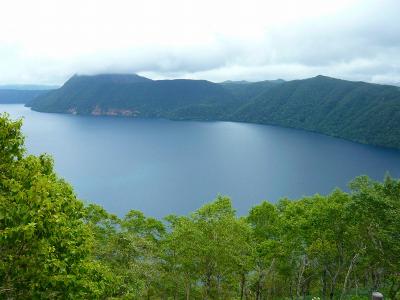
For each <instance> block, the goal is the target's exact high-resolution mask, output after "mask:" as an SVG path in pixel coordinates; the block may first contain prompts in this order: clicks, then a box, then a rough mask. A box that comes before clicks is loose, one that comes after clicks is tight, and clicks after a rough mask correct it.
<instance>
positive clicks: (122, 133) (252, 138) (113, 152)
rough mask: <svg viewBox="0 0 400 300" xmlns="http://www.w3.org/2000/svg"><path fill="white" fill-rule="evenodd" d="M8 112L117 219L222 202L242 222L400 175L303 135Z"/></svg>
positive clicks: (378, 157) (386, 158) (361, 148)
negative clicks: (283, 203)
mask: <svg viewBox="0 0 400 300" xmlns="http://www.w3.org/2000/svg"><path fill="white" fill-rule="evenodd" d="M2 111H7V112H9V113H10V114H11V115H12V116H13V117H21V116H24V118H25V122H24V127H23V130H24V133H25V134H26V136H27V139H26V142H27V147H28V150H29V152H31V153H34V154H38V153H43V152H47V153H50V154H52V155H53V156H54V158H55V163H56V169H57V171H58V173H59V174H60V175H61V176H62V177H64V178H65V179H67V180H68V181H69V182H70V183H72V185H73V186H74V187H75V190H76V192H77V194H78V196H79V197H80V198H82V199H84V200H85V201H88V202H96V203H98V204H101V205H103V206H104V207H105V208H106V209H107V210H109V211H111V212H114V213H117V214H119V215H123V214H124V213H125V212H127V211H128V210H129V209H139V210H142V211H143V212H145V213H146V214H147V215H152V216H156V217H162V216H165V215H167V214H170V213H176V214H186V213H188V212H190V211H193V210H194V209H196V208H198V207H200V206H201V205H202V204H204V203H206V202H208V201H210V200H212V199H214V198H215V197H216V196H217V195H218V194H222V195H229V196H230V197H231V198H232V200H233V203H234V205H235V207H236V208H237V210H238V212H239V213H241V214H244V213H246V212H247V211H248V209H249V208H250V207H251V206H253V205H254V204H257V203H259V202H260V201H262V200H271V201H276V200H277V199H279V198H281V197H284V196H287V197H290V198H295V197H300V196H302V195H311V194H314V193H317V192H318V193H322V194H325V193H328V192H329V191H331V190H332V189H333V188H334V187H341V188H346V185H347V183H348V181H349V180H351V179H352V178H353V177H355V176H357V175H360V174H367V175H369V176H371V177H373V178H375V179H382V178H383V176H384V174H385V172H386V171H389V172H390V173H391V174H392V175H393V176H395V177H399V176H400V151H396V150H389V149H384V148H379V147H372V146H366V145H360V144H356V143H351V142H347V141H344V140H341V139H335V138H331V137H327V136H323V135H319V134H314V133H308V132H305V131H300V130H293V129H285V128H279V127H272V126H262V125H252V124H243V123H230V122H173V121H167V120H143V119H124V118H110V117H83V116H71V115H62V114H46V113H38V112H34V111H31V110H29V109H28V108H25V107H23V106H22V105H11V104H10V105H0V112H2Z"/></svg>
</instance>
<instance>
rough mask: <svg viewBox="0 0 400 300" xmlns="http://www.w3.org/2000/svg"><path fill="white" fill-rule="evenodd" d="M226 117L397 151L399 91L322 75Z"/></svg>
mask: <svg viewBox="0 0 400 300" xmlns="http://www.w3.org/2000/svg"><path fill="white" fill-rule="evenodd" d="M232 119H233V120H237V121H245V122H253V123H261V124H274V125H280V126H287V127H294V128H300V129H305V130H311V131H316V132H321V133H324V134H328V135H332V136H337V137H342V138H346V139H349V140H353V141H357V142H361V143H367V144H373V145H381V146H388V147H395V148H400V88H398V87H395V86H388V85H378V84H370V83H365V82H352V81H346V80H339V79H335V78H329V77H325V76H317V77H314V78H310V79H305V80H294V81H290V82H285V83H282V84H280V85H278V86H276V87H274V88H271V89H269V90H268V91H266V92H264V93H263V94H261V95H259V96H257V97H256V98H254V99H253V100H252V101H250V102H249V103H247V104H246V105H244V106H243V107H241V108H240V109H238V110H237V111H236V113H235V114H234V115H233V117H232Z"/></svg>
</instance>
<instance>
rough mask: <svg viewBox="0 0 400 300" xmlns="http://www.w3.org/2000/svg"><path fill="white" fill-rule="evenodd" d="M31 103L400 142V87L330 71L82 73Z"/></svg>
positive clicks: (48, 107)
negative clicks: (273, 74)
mask: <svg viewBox="0 0 400 300" xmlns="http://www.w3.org/2000/svg"><path fill="white" fill-rule="evenodd" d="M29 105H30V106H31V107H32V109H34V110H37V111H42V112H59V113H72V114H91V115H111V116H128V117H151V118H169V119H173V120H229V121H241V122H251V123H260V124H271V125H279V126H286V127H292V128H299V129H305V130H310V131H315V132H320V133H323V134H328V135H332V136H336V137H341V138H345V139H348V140H352V141H356V142H361V143H365V144H372V145H379V146H385V147H393V148H398V149H400V88H399V87H396V86H389V85H378V84H370V83H365V82H353V81H346V80H339V79H335V78H329V77H325V76H317V77H314V78H309V79H304V80H293V81H287V82H285V81H283V80H275V81H261V82H255V83H251V82H246V81H239V82H235V81H227V82H223V83H219V84H217V83H212V82H209V81H205V80H184V79H177V80H150V79H147V78H144V77H141V76H138V75H121V74H105V75H96V76H74V77H72V78H71V79H70V80H68V81H67V82H66V83H65V84H64V85H63V86H62V87H61V88H60V89H57V90H54V91H51V92H49V93H46V94H43V95H41V96H39V97H37V98H35V99H34V100H33V101H32V102H30V103H29Z"/></svg>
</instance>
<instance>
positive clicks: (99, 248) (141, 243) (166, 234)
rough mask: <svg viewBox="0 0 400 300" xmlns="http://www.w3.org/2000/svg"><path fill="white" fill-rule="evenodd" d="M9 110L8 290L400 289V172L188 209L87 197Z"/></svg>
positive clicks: (129, 293) (3, 129)
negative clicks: (29, 151) (28, 148)
mask: <svg viewBox="0 0 400 300" xmlns="http://www.w3.org/2000/svg"><path fill="white" fill-rule="evenodd" d="M23 143H24V138H23V136H22V134H21V121H11V120H10V119H9V117H8V116H7V115H3V116H1V117H0V253H1V256H0V298H1V299H3V298H4V299H143V298H147V299H257V300H258V299H300V298H302V299H312V298H314V299H369V295H370V294H371V292H372V291H375V290H379V291H381V292H383V293H384V295H385V299H399V298H400V276H399V271H398V270H399V269H400V181H399V180H396V179H393V178H391V177H389V176H387V177H386V178H385V180H384V181H383V182H376V181H373V180H371V179H370V178H368V177H358V178H356V179H355V180H354V181H352V182H351V183H350V189H351V191H350V192H349V193H346V192H343V191H341V190H334V191H333V192H332V193H331V194H329V195H326V196H322V195H314V196H311V197H304V198H301V199H298V200H294V201H292V200H288V199H282V200H280V201H279V202H278V203H269V202H266V201H265V202H262V203H261V204H260V205H257V206H255V207H253V208H252V209H251V210H250V212H249V214H248V215H247V216H245V217H238V216H237V215H236V213H235V210H234V209H233V207H232V203H231V201H230V199H229V198H227V197H222V196H219V197H217V199H216V200H215V201H213V202H211V203H209V204H205V205H204V206H203V207H201V208H199V209H198V210H196V211H195V212H193V213H192V214H190V215H188V216H175V215H171V216H168V217H166V218H165V220H163V221H160V220H156V219H154V218H150V217H146V216H145V215H143V213H141V212H139V211H135V210H131V211H130V212H128V213H127V214H126V215H125V216H124V217H123V218H120V217H118V216H115V215H112V214H110V213H108V212H107V211H106V210H104V209H103V208H102V207H100V206H98V205H94V204H90V205H87V206H84V204H83V203H82V202H81V201H80V200H78V199H77V198H76V196H75V194H74V193H73V190H72V188H71V187H70V186H69V185H68V184H67V183H66V182H65V181H63V180H62V179H60V178H58V177H57V175H56V174H55V172H54V168H53V162H52V159H51V158H50V157H49V156H47V155H41V156H32V155H26V154H25V150H24V147H23Z"/></svg>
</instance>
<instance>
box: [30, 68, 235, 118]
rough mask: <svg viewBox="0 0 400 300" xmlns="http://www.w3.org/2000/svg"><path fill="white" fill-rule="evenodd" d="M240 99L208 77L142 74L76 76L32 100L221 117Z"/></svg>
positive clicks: (62, 108) (81, 109) (98, 110)
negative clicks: (156, 77)
mask: <svg viewBox="0 0 400 300" xmlns="http://www.w3.org/2000/svg"><path fill="white" fill-rule="evenodd" d="M235 101H236V98H235V97H234V96H233V95H232V94H231V93H230V92H229V91H227V90H226V89H224V88H223V87H222V86H220V85H218V84H216V83H212V82H209V81H205V80H184V79H177V80H150V79H147V78H144V77H140V76H138V75H118V74H117V75H113V74H110V75H97V76H74V77H72V78H71V79H70V80H68V81H67V82H66V83H65V84H64V85H63V86H62V87H61V88H60V89H58V90H55V91H53V92H51V93H49V94H47V95H43V96H42V97H38V98H37V99H35V100H34V101H32V102H31V103H30V106H31V107H32V109H34V110H38V111H44V112H68V113H73V114H92V115H123V116H139V117H162V118H171V119H218V118H223V117H224V115H225V114H226V112H227V110H229V109H233V108H234V107H236V106H235V105H234V103H235Z"/></svg>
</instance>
